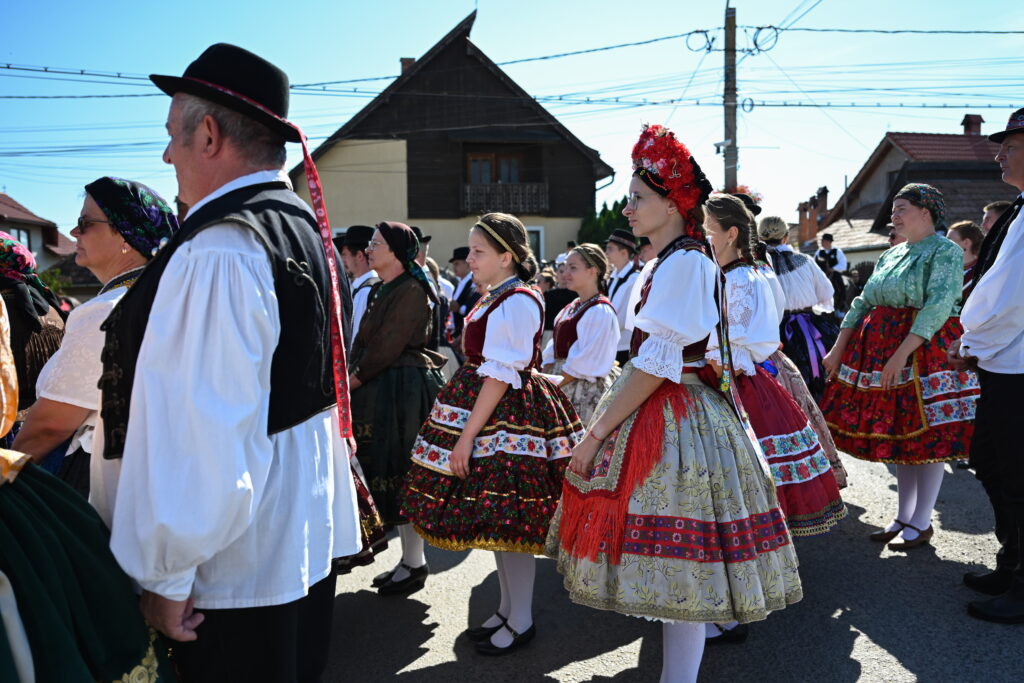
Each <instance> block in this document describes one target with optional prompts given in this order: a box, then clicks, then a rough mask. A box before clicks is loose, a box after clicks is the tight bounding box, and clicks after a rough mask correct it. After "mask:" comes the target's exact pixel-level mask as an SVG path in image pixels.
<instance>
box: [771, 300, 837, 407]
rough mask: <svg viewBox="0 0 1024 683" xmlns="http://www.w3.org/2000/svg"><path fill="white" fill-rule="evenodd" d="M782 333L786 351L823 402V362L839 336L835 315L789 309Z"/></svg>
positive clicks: (816, 395)
mask: <svg viewBox="0 0 1024 683" xmlns="http://www.w3.org/2000/svg"><path fill="white" fill-rule="evenodd" d="M779 333H780V337H781V338H782V350H783V352H784V353H785V354H786V356H788V357H789V358H790V359H791V360H792V361H793V364H794V365H796V366H797V367H798V368H799V369H800V374H801V375H802V376H803V378H804V383H805V384H806V385H807V388H808V389H809V390H810V392H811V396H813V397H814V400H815V401H820V400H821V397H822V395H823V394H824V393H825V375H826V373H825V369H824V368H823V367H822V365H821V361H822V359H823V358H824V357H825V354H826V353H828V352H829V349H831V348H832V346H833V345H834V344H835V343H836V337H838V336H839V324H838V323H837V322H836V319H835V317H834V316H832V315H818V314H817V313H811V312H810V311H800V312H796V311H786V314H785V315H784V316H783V317H782V325H781V326H780V329H779Z"/></svg>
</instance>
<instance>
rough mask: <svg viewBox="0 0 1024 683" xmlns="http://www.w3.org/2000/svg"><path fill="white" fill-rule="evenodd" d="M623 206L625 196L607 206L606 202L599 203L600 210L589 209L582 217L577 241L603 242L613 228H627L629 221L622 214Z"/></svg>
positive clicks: (624, 204)
mask: <svg viewBox="0 0 1024 683" xmlns="http://www.w3.org/2000/svg"><path fill="white" fill-rule="evenodd" d="M625 206H626V198H625V197H623V198H622V199H620V200H618V201H615V202H612V205H611V207H609V206H608V202H605V203H604V204H602V205H601V210H600V211H594V210H591V211H590V212H589V213H588V214H587V215H586V216H584V218H583V223H582V224H581V225H580V231H579V234H578V235H577V241H578V242H593V243H594V244H604V242H605V240H607V239H608V237H609V236H610V235H611V234H612V231H613V230H616V229H620V228H621V229H623V230H629V221H628V220H626V217H625V216H623V215H622V209H623V208H625Z"/></svg>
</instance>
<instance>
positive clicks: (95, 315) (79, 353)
mask: <svg viewBox="0 0 1024 683" xmlns="http://www.w3.org/2000/svg"><path fill="white" fill-rule="evenodd" d="M85 192H86V195H85V202H84V203H83V205H82V212H81V214H80V215H79V217H78V224H77V225H76V226H75V228H74V230H72V231H71V236H72V237H74V238H75V239H76V240H78V243H77V245H76V253H75V263H77V264H78V265H80V266H82V267H84V268H88V269H89V271H90V272H91V273H92V274H93V275H95V276H96V279H97V280H99V281H100V282H102V283H103V286H102V287H101V288H100V292H99V294H97V295H96V297H95V298H93V299H91V300H89V301H87V302H85V303H84V304H82V305H81V306H79V307H77V308H76V309H75V310H74V311H72V312H71V314H70V315H69V316H68V320H67V327H66V329H65V333H64V341H63V343H62V344H61V347H60V350H59V351H57V353H55V354H54V355H53V356H52V357H51V358H50V360H49V361H48V362H47V363H46V366H45V367H44V368H43V369H42V372H40V373H39V379H38V381H37V385H36V393H37V394H38V400H37V401H36V403H35V405H33V406H32V408H31V410H29V413H28V416H27V418H26V419H25V424H24V425H23V427H22V430H21V432H20V433H19V434H18V437H17V439H16V440H15V442H14V448H16V449H18V450H20V451H22V452H24V453H28V454H29V455H31V456H32V459H33V461H35V462H36V463H39V462H40V461H42V459H43V458H45V457H46V455H47V454H49V453H50V452H51V451H52V450H53V449H54V448H56V447H57V446H58V445H59V444H61V443H63V442H64V441H66V440H67V439H68V438H71V445H70V446H69V447H68V451H67V452H68V455H67V456H66V457H65V458H64V461H63V462H62V463H61V465H60V469H59V470H58V471H57V476H59V477H60V478H61V479H63V480H64V481H66V482H68V483H69V484H71V486H72V487H74V488H75V490H77V491H78V492H79V493H81V494H82V495H83V496H86V497H88V495H89V461H90V454H91V453H92V452H93V436H94V430H95V427H96V420H97V416H98V411H99V408H100V391H99V389H98V388H97V383H98V382H99V380H100V374H102V372H103V364H102V362H101V360H100V353H101V352H102V351H103V344H104V339H105V332H103V331H102V330H101V329H100V326H101V325H102V324H103V321H104V320H106V319H107V316H108V315H109V314H110V311H111V310H113V308H114V306H116V305H117V302H118V301H120V300H121V297H122V296H124V293H125V292H126V291H128V288H129V287H130V286H131V285H132V283H133V282H134V281H135V280H136V279H137V278H138V277H139V274H140V273H141V272H142V269H143V268H144V267H145V266H146V263H147V262H148V261H149V259H150V258H152V256H153V254H155V253H156V250H157V249H158V248H159V247H160V244H161V243H162V242H163V241H164V240H167V239H169V238H170V236H171V235H172V234H173V233H174V231H176V230H177V229H178V221H177V219H176V218H175V217H174V213H173V212H172V211H171V208H170V206H168V204H167V202H165V201H164V200H163V199H162V198H161V197H160V195H158V194H157V193H156V192H154V191H153V190H151V189H150V188H148V187H146V186H145V185H143V184H141V183H136V182H132V181H130V180H122V179H120V178H111V177H106V176H105V177H102V178H98V179H97V180H95V181H93V182H91V183H89V184H88V185H86V186H85Z"/></svg>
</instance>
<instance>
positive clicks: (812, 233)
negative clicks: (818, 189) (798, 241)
mask: <svg viewBox="0 0 1024 683" xmlns="http://www.w3.org/2000/svg"><path fill="white" fill-rule="evenodd" d="M807 204H808V206H810V208H811V210H810V216H808V221H807V233H808V234H807V240H806V241H808V242H809V241H811V240H816V239H818V198H817V197H811V198H810V200H808V202H807Z"/></svg>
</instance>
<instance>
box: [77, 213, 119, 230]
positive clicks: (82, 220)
mask: <svg viewBox="0 0 1024 683" xmlns="http://www.w3.org/2000/svg"><path fill="white" fill-rule="evenodd" d="M92 223H106V224H108V225H113V222H112V221H101V220H100V219H98V218H89V217H88V216H79V217H78V221H77V222H76V223H75V227H76V228H78V232H80V233H85V229H86V228H87V227H88V226H89V225H90V224H92Z"/></svg>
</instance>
